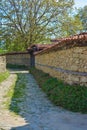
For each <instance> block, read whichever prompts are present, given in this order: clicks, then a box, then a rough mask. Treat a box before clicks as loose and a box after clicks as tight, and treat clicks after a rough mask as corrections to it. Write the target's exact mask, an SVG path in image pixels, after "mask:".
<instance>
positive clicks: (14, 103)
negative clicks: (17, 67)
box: [4, 74, 26, 114]
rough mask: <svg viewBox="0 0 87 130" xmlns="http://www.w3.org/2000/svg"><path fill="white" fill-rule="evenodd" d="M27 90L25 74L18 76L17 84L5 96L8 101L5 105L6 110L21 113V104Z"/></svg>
mask: <svg viewBox="0 0 87 130" xmlns="http://www.w3.org/2000/svg"><path fill="white" fill-rule="evenodd" d="M25 88H26V78H25V74H17V78H16V82H15V83H14V84H13V85H12V86H11V87H10V89H9V91H8V92H7V94H6V95H5V98H6V99H7V100H6V101H5V102H4V104H5V107H6V109H9V110H10V111H12V112H14V113H15V114H18V113H19V112H20V108H21V107H20V103H21V102H22V101H23V99H24V95H25Z"/></svg>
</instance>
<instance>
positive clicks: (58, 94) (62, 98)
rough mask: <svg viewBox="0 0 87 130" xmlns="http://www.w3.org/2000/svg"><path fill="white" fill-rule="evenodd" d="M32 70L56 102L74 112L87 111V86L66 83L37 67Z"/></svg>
mask: <svg viewBox="0 0 87 130" xmlns="http://www.w3.org/2000/svg"><path fill="white" fill-rule="evenodd" d="M30 72H31V73H32V74H33V75H34V77H35V79H36V80H37V82H38V84H39V86H40V87H41V88H42V90H43V91H44V92H46V94H47V95H48V97H49V99H50V100H51V101H52V102H53V103H54V104H56V105H58V106H61V107H63V108H65V109H67V110H70V111H73V112H81V113H87V87H85V86H79V85H77V86H74V85H72V86H71V85H68V84H65V83H64V82H63V81H60V80H58V79H57V78H53V77H51V76H50V75H49V74H47V73H44V72H42V71H41V70H37V69H35V68H32V69H30Z"/></svg>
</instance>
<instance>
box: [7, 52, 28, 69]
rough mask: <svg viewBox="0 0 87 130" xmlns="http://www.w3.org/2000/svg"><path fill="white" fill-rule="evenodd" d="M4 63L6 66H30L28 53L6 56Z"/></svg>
mask: <svg viewBox="0 0 87 130" xmlns="http://www.w3.org/2000/svg"><path fill="white" fill-rule="evenodd" d="M6 62H7V64H12V65H25V66H28V67H29V65H30V55H29V54H28V53H18V54H17V53H16V54H14V53H12V54H7V55H6Z"/></svg>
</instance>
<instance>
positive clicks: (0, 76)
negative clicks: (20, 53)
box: [0, 71, 10, 83]
mask: <svg viewBox="0 0 87 130" xmlns="http://www.w3.org/2000/svg"><path fill="white" fill-rule="evenodd" d="M9 75H10V74H9V72H8V71H6V72H4V73H0V83H1V82H2V81H4V80H5V79H7V78H8V76H9Z"/></svg>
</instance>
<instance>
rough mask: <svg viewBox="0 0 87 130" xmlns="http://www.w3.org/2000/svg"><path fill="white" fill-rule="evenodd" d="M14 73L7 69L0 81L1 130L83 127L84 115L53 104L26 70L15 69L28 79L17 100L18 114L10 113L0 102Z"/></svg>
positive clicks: (86, 122) (83, 129)
mask: <svg viewBox="0 0 87 130" xmlns="http://www.w3.org/2000/svg"><path fill="white" fill-rule="evenodd" d="M14 73H15V72H14V71H13V72H11V75H10V77H9V78H8V79H7V80H6V81H5V82H3V83H2V84H0V128H3V129H5V130H87V114H80V113H73V112H69V111H66V110H64V109H62V108H60V107H56V106H54V105H53V104H52V103H51V102H50V101H49V100H48V99H47V97H46V95H45V93H43V92H42V90H41V89H40V88H39V86H38V85H37V83H36V81H35V79H34V78H33V76H32V75H31V74H29V73H28V71H16V73H23V75H25V77H26V79H27V80H28V82H27V84H26V94H25V97H24V101H23V102H21V103H20V107H21V111H20V113H19V115H18V116H14V115H12V113H11V112H10V111H9V110H6V109H4V108H3V105H1V103H2V101H3V100H4V97H3V96H4V95H5V93H6V91H7V90H8V89H9V86H11V84H12V81H14V79H15V77H16V75H15V74H14ZM1 130H2V129H1Z"/></svg>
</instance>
